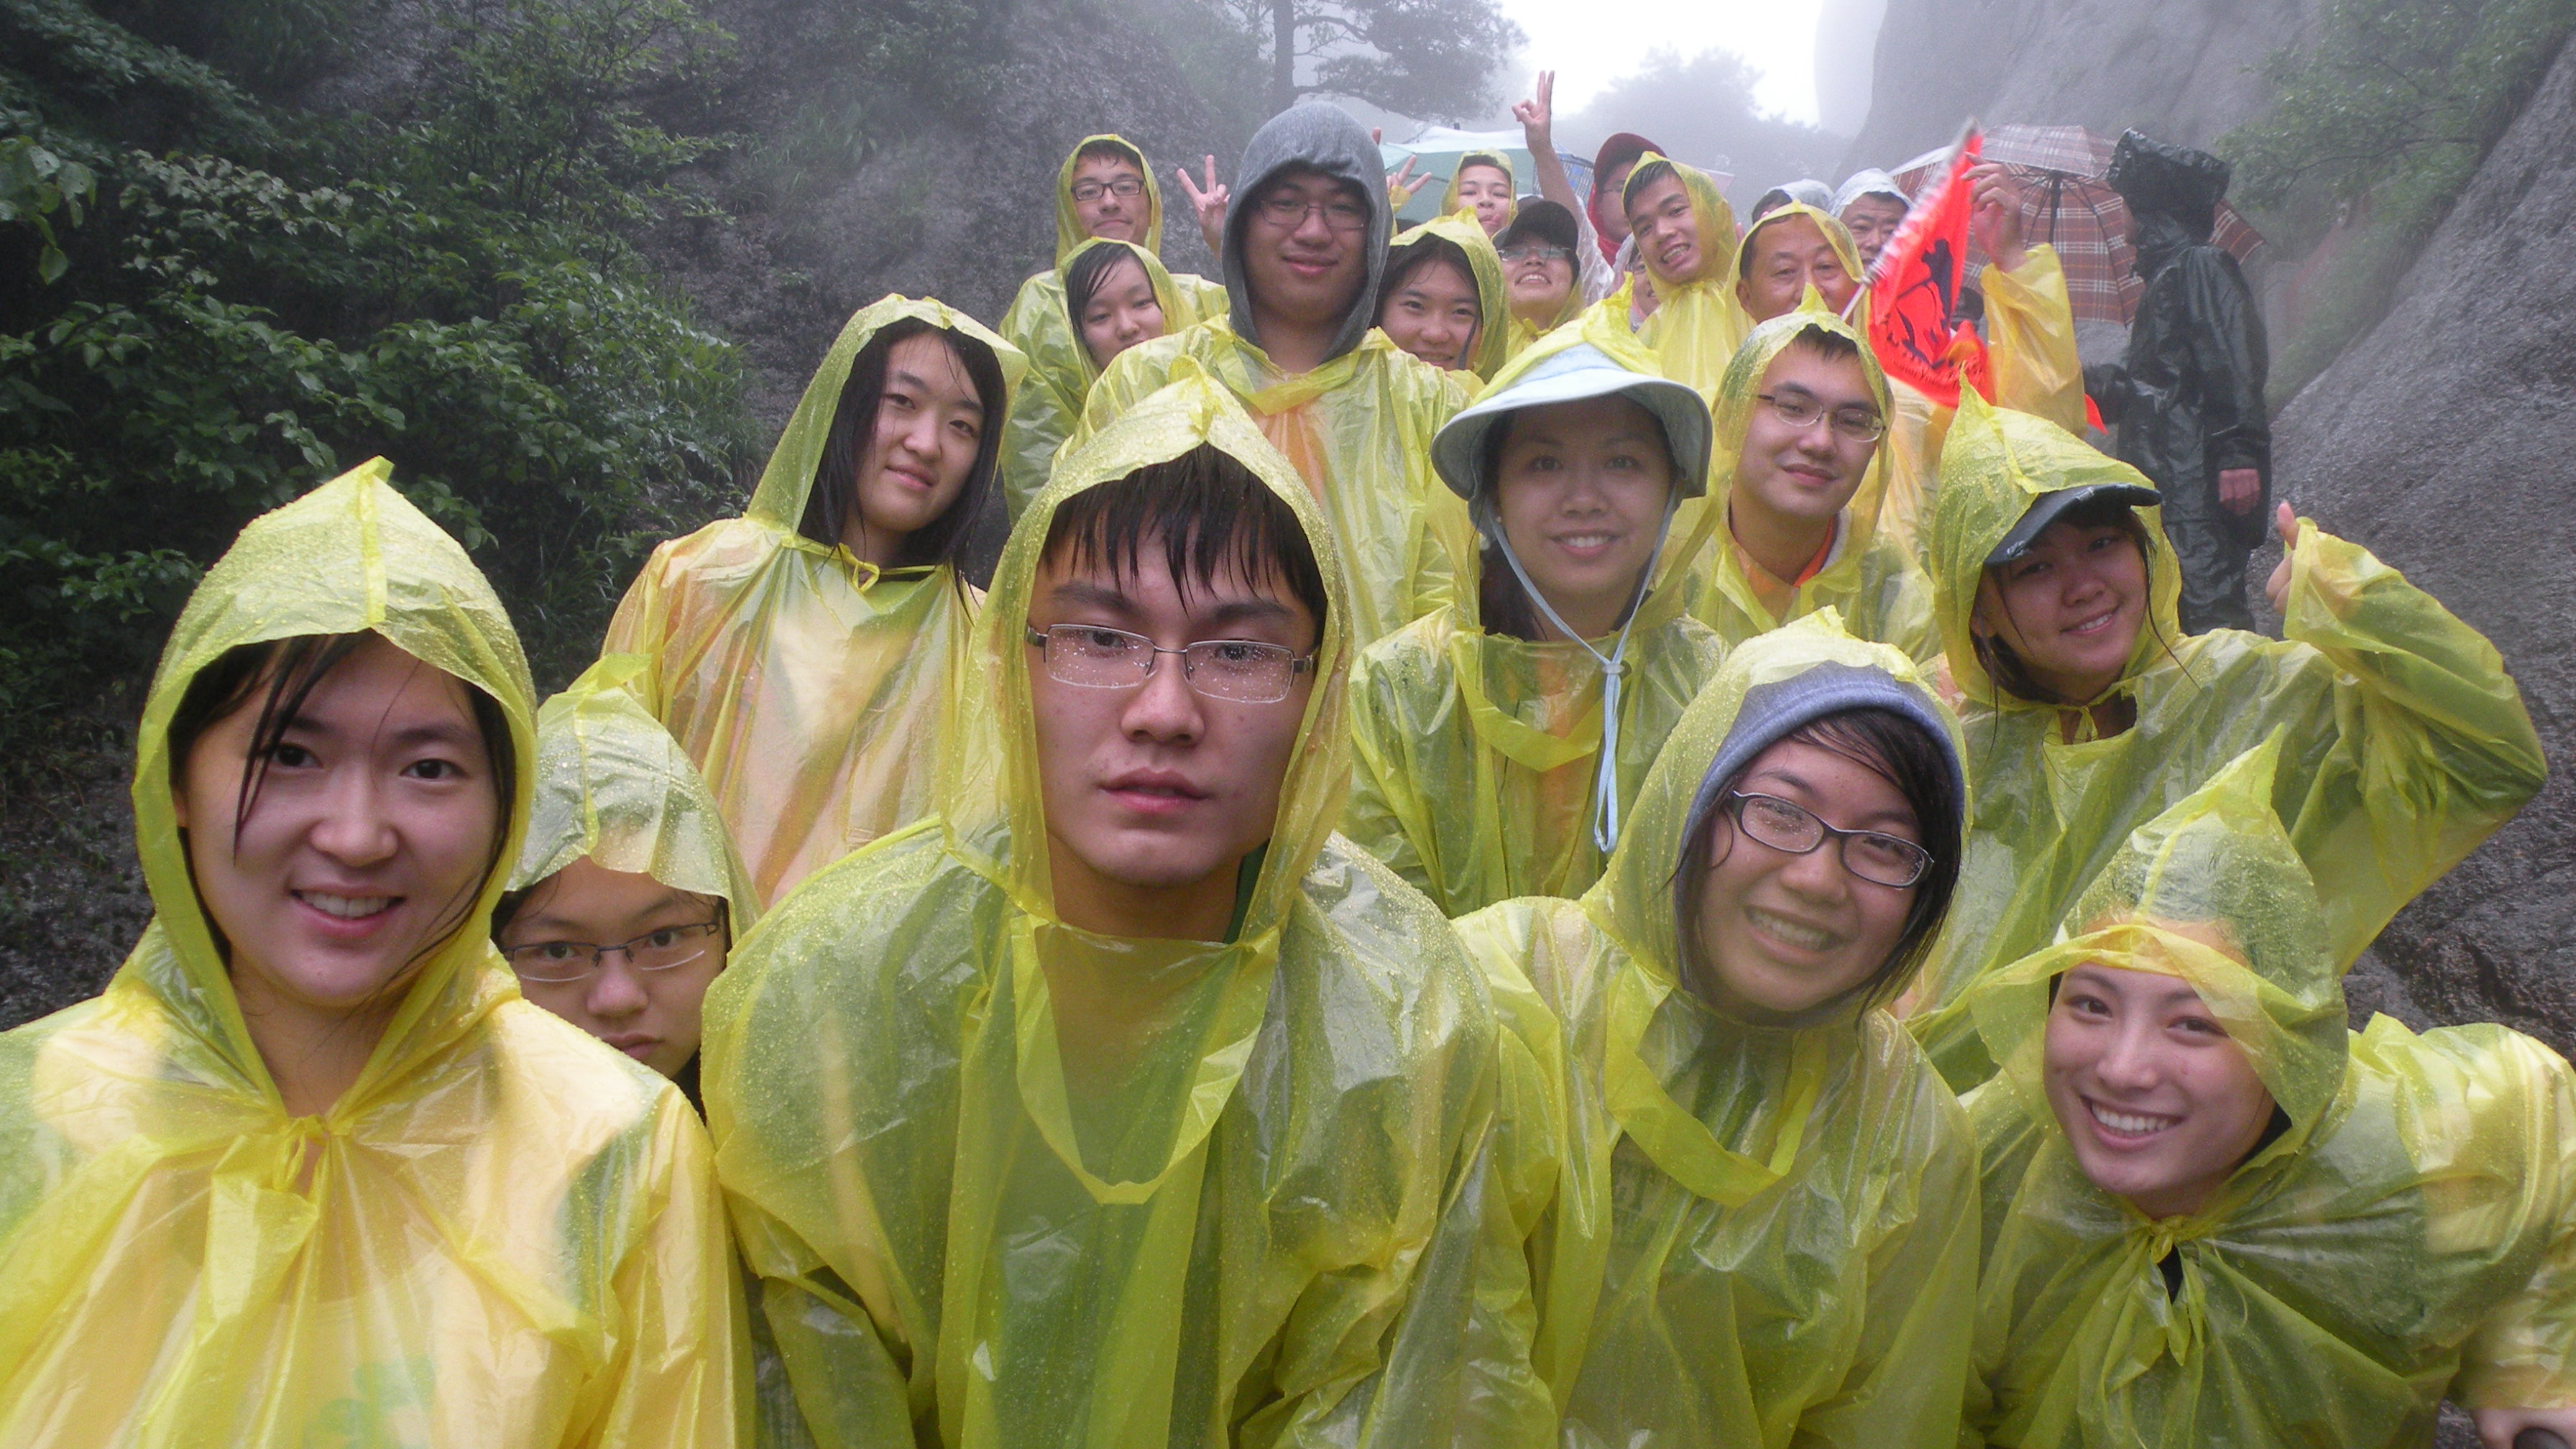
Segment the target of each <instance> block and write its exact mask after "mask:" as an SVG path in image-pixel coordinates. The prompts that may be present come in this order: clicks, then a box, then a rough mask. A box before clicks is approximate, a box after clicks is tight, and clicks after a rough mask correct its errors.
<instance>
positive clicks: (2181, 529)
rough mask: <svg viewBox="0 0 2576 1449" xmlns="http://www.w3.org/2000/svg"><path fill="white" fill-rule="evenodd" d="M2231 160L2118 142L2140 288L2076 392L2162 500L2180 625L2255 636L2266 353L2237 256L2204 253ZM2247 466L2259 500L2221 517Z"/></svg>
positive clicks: (2268, 448)
mask: <svg viewBox="0 0 2576 1449" xmlns="http://www.w3.org/2000/svg"><path fill="white" fill-rule="evenodd" d="M2227 178H2228V167H2227V163H2226V162H2224V161H2221V160H2219V159H2218V158H2217V157H2215V156H2212V155H2210V154H2209V153H2207V152H2205V151H2191V150H2186V149H2184V148H2182V147H2179V146H2167V145H2164V144H2161V143H2159V142H2155V141H2150V140H2148V139H2147V138H2145V137H2144V136H2141V135H2139V134H2138V133H2137V132H2135V131H2131V132H2129V133H2127V134H2126V135H2123V136H2122V137H2121V138H2120V144H2119V149H2118V150H2117V151H2116V152H2115V153H2114V154H2113V156H2112V160H2111V170H2110V176H2109V180H2110V183H2111V186H2112V189H2114V190H2116V191H2118V192H2119V193H2120V195H2121V196H2122V197H2123V198H2125V199H2126V200H2127V201H2128V203H2129V211H2130V214H2131V216H2132V217H2133V218H2134V219H2135V222H2136V230H2135V232H2134V233H2132V236H2131V241H2132V243H2133V244H2134V245H2135V246H2136V248H2137V270H2138V275H2139V277H2141V278H2142V279H2144V280H2145V282H2146V284H2147V290H2146V294H2145V295H2144V296H2142V297H2140V298H2139V300H2138V316H2137V320H2136V322H2134V323H2133V324H2132V325H2131V327H2130V331H2129V351H2128V355H2127V357H2126V358H2124V359H2123V360H2122V361H2120V362H2119V363H2116V364H2110V365H2102V366H2095V367H2090V368H2087V369H2085V378H2084V386H2085V391H2087V392H2089V393H2091V394H2092V395H2093V399H2094V401H2095V403H2096V404H2097V405H2099V406H2100V408H2101V410H2102V416H2103V418H2104V420H2105V421H2107V422H2111V423H2114V424H2117V425H2118V427H2119V430H2120V441H2119V448H2118V451H2119V456H2120V460H2121V461H2122V462H2125V463H2128V464H2129V465H2131V466H2132V467H2135V468H2136V469H2137V470H2138V471H2139V472H2141V473H2144V474H2146V475H2147V476H2148V477H2149V478H2151V479H2154V480H2155V484H2156V487H2157V488H2159V489H2161V490H2163V492H2164V495H2165V501H2164V524H2165V535H2166V537H2167V538H2168V539H2170V540H2171V541H2172V544H2173V548H2174V552H2175V554H2176V555H2177V556H2178V558H2179V561H2180V562H2181V564H2182V607H2181V614H2182V627H2183V628H2184V629H2185V630H2186V631H2188V632H2191V633H2195V634H2198V633H2204V632H2206V631H2208V630H2211V629H2216V628H2238V629H2251V628H2253V627H2254V616H2253V612H2252V610H2251V609H2250V608H2249V607H2248V606H2247V604H2246V599H2245V557H2246V554H2247V553H2248V552H2250V551H2251V550H2252V549H2253V548H2254V547H2255V546H2256V545H2258V544H2260V543H2261V542H2262V541H2263V537H2264V534H2265V533H2266V531H2267V529H2268V526H2269V518H2270V514H2271V494H2272V428H2271V419H2270V417H2269V415H2268V414H2267V413H2266V412H2265V411H2264V406H2263V377H2264V373H2265V370H2266V369H2267V367H2268V365H2269V361H2270V348H2269V345H2268V343H2267V342H2266V341H2265V338H2264V335H2263V317H2262V314H2261V312H2260V311H2259V310H2258V309H2257V308H2256V306H2255V304H2254V294H2253V291H2252V289H2251V288H2249V287H2247V286H2246V284H2245V274H2244V272H2242V271H2241V270H2239V269H2238V267H2237V265H2236V258H2234V257H2232V256H2230V255H2228V253H2227V252H2226V251H2225V250H2224V249H2222V248H2220V247H2217V246H2213V245H2211V244H2210V240H2209V238H2210V232H2211V229H2212V227H2213V226H2214V225H2215V224H2216V221H2217V207H2218V199H2219V198H2220V197H2221V196H2223V195H2225V194H2226V191H2227ZM2230 468H2253V469H2256V470H2258V471H2259V472H2260V473H2261V474H2262V475H2263V491H2262V501H2261V503H2260V504H2259V506H2257V507H2254V508H2251V509H2249V510H2247V511H2246V512H2244V513H2241V514H2240V513H2230V512H2228V511H2227V509H2225V508H2224V507H2222V506H2221V505H2220V504H2219V501H2218V475H2219V474H2220V473H2221V472H2224V471H2226V470H2227V469H2230Z"/></svg>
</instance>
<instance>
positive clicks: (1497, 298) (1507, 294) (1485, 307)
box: [1380, 211, 1512, 388]
mask: <svg viewBox="0 0 2576 1449" xmlns="http://www.w3.org/2000/svg"><path fill="white" fill-rule="evenodd" d="M1435 240H1436V241H1445V242H1447V243H1449V244H1450V245H1451V246H1454V247H1456V248H1457V249H1458V250H1459V252H1460V253H1461V254H1462V255H1464V256H1465V257H1466V258H1467V269H1468V271H1469V272H1471V273H1472V274H1473V276H1474V280H1475V283H1476V339H1475V341H1473V342H1471V343H1469V344H1468V345H1467V359H1466V360H1467V365H1466V366H1465V367H1462V368H1458V369H1456V370H1457V371H1460V372H1465V373H1471V374H1473V375H1474V378H1475V379H1476V380H1475V381H1472V382H1469V383H1467V384H1465V385H1466V386H1467V387H1469V388H1473V387H1476V386H1478V385H1480V384H1481V383H1482V382H1485V381H1490V380H1491V379H1492V378H1493V376H1494V374H1495V373H1498V372H1500V371H1502V368H1503V361H1504V359H1506V358H1508V357H1510V356H1511V355H1512V308H1511V291H1510V289H1509V288H1507V287H1505V286H1504V285H1503V259H1502V255H1501V254H1500V253H1498V252H1496V251H1495V250H1494V241H1493V238H1491V237H1489V236H1487V235H1485V229H1484V228H1483V227H1481V226H1478V225H1477V224H1476V215H1475V213H1474V212H1468V211H1461V212H1455V213H1452V214H1450V215H1447V216H1435V217H1433V218H1432V219H1430V220H1429V221H1426V222H1424V223H1423V224H1422V225H1420V226H1417V227H1414V228H1412V229H1411V230H1409V231H1402V232H1398V233H1396V237H1395V240H1393V241H1391V242H1389V243H1387V248H1386V249H1387V256H1388V262H1387V270H1389V271H1393V270H1394V269H1395V262H1394V258H1395V257H1396V256H1397V255H1398V254H1399V253H1401V252H1403V251H1404V249H1405V248H1407V247H1411V246H1417V245H1421V244H1423V243H1425V242H1429V241H1435ZM1380 300H1381V302H1382V301H1383V300H1384V299H1383V298H1381V299H1380Z"/></svg>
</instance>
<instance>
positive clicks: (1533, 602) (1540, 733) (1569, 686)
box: [1342, 321, 1723, 916]
mask: <svg viewBox="0 0 2576 1449" xmlns="http://www.w3.org/2000/svg"><path fill="white" fill-rule="evenodd" d="M1708 433H1709V422H1708V409H1707V408H1706V407H1705V406H1704V405H1703V404H1702V403H1701V402H1700V400H1699V395H1698V394H1696V393H1694V392H1692V391H1691V390H1690V389H1688V388H1686V387H1683V386H1681V385H1680V384H1678V383H1675V382H1671V381H1669V380H1667V379H1665V378H1663V377H1661V376H1659V375H1657V373H1656V372H1655V366H1654V362H1653V360H1652V359H1651V358H1649V357H1647V356H1646V354H1645V352H1644V350H1643V349H1641V348H1639V347H1638V346H1637V344H1636V342H1635V341H1634V340H1633V339H1631V338H1630V337H1629V336H1628V335H1627V334H1626V331H1625V330H1624V329H1621V328H1618V327H1616V326H1615V324H1610V323H1607V322H1606V321H1605V322H1598V323H1596V322H1586V323H1585V324H1584V325H1583V326H1582V327H1581V328H1579V329H1578V328H1568V329H1566V330H1564V331H1562V332H1558V333H1555V334H1551V335H1550V336H1549V337H1547V338H1544V339H1542V340H1541V341H1540V342H1539V343H1538V344H1537V345H1536V346H1535V347H1534V348H1533V349H1532V350H1530V351H1529V352H1525V353H1523V354H1522V355H1521V356H1520V357H1518V358H1515V359H1514V360H1513V361H1512V363H1511V364H1510V365H1509V366H1508V367H1507V368H1506V369H1505V370H1504V372H1503V375H1502V376H1500V377H1498V378H1496V379H1495V381H1494V384H1493V385H1492V386H1491V387H1489V388H1487V389H1486V391H1485V393H1484V395H1483V396H1482V397H1480V398H1479V399H1478V400H1477V401H1476V402H1475V403H1474V404H1473V405H1472V406H1470V407H1468V408H1467V409H1466V410H1465V411H1463V412H1461V413H1459V414H1458V415H1457V416H1456V417H1454V418H1452V419H1451V420H1450V421H1449V423H1448V424H1447V426H1445V427H1443V428H1442V429H1441V431H1440V433H1439V435H1438V437H1437V438H1436V439H1435V440H1434V441H1433V444H1432V461H1433V463H1434V464H1435V465H1436V466H1437V467H1438V468H1439V470H1440V474H1441V476H1442V478H1443V479H1445V480H1446V481H1447V482H1448V484H1449V486H1450V487H1451V488H1452V489H1454V490H1455V491H1456V492H1457V493H1458V495H1459V496H1460V497H1462V498H1465V499H1466V500H1467V501H1468V507H1469V511H1470V512H1471V513H1472V514H1473V515H1474V517H1475V519H1476V523H1477V527H1478V529H1479V531H1480V534H1481V537H1482V538H1483V540H1484V548H1483V552H1482V553H1481V555H1480V556H1479V562H1478V565H1477V568H1476V570H1475V573H1476V577H1477V593H1476V601H1475V603H1474V605H1473V606H1472V607H1462V608H1442V609H1440V610H1438V611H1436V612H1434V613H1431V614H1429V615H1426V616H1425V617H1423V618H1421V619H1418V620H1415V621H1414V622H1413V623H1412V624H1411V625H1408V626H1407V627H1405V628H1403V629H1399V630H1397V631H1396V632H1395V633H1393V634H1390V635H1388V636H1387V637H1386V638H1384V639H1381V640H1379V641H1378V642H1377V643H1376V644H1375V645H1372V646H1371V647H1370V648H1369V649H1368V650H1366V651H1365V652H1363V653H1362V654H1361V656H1360V659H1359V663H1358V666H1357V668H1356V669H1354V671H1353V673H1352V690H1351V692H1352V704H1351V731H1352V740H1353V745H1354V753H1355V756H1356V773H1355V776H1354V783H1353V786H1352V791H1351V799H1350V804H1349V806H1348V808H1347V810H1346V811H1345V813H1344V816H1343V821H1342V830H1343V833H1344V834H1346V835H1348V836H1349V837H1350V838H1351V839H1352V840H1353V841H1354V842H1356V843H1357V844H1359V845H1360V846H1362V847H1363V848H1365V849H1366V850H1368V851H1369V852H1370V853H1371V854H1374V855H1376V856H1377V857H1378V858H1379V859H1381V860H1384V861H1385V862H1387V863H1388V864H1389V865H1391V866H1393V867H1394V868H1395V871H1396V873H1397V874H1399V875H1401V876H1403V877H1404V878H1405V879H1407V880H1409V881H1411V882H1413V884H1414V885H1416V886H1418V887H1420V888H1421V889H1422V891H1423V892H1424V893H1425V894H1426V895H1429V896H1430V897H1431V899H1432V901H1433V903H1434V904H1437V905H1438V906H1440V907H1441V909H1442V910H1444V911H1446V912H1447V913H1448V914H1450V915H1453V916H1456V915H1464V914H1466V913H1467V912H1469V911H1472V910H1476V909H1478V908H1480V907H1483V906H1487V905H1490V904H1492V903H1493V902H1495V901H1500V900H1507V899H1509V898H1511V897H1513V896H1522V895H1534V894H1544V895H1576V894H1580V893H1581V892H1582V891H1583V890H1584V888H1585V887H1587V886H1589V885H1591V883H1592V882H1593V880H1594V879H1595V878H1596V877H1597V876H1598V875H1599V874H1600V872H1601V863H1602V861H1603V860H1604V859H1605V858H1606V857H1607V856H1608V854H1609V851H1610V847H1611V845H1612V843H1613V842H1614V841H1615V840H1616V838H1617V834H1618V830H1619V823H1620V820H1621V818H1622V814H1621V809H1620V802H1621V801H1622V799H1624V798H1626V797H1628V796H1631V795H1633V794H1634V793H1635V790H1636V786H1637V782H1638V780H1639V779H1640V778H1642V777H1643V776H1644V774H1645V772H1646V767H1647V765H1649V764H1651V763H1652V762H1653V760H1654V757H1655V751H1656V750H1657V749H1658V748H1660V747H1661V746H1662V744H1663V739H1664V735H1665V733H1666V732H1667V731H1668V730H1670V729H1671V728H1672V724H1673V721H1674V720H1676V719H1678V718H1679V717H1680V715H1681V712H1682V710H1683V708H1684V707H1686V706H1687V705H1688V704H1689V703H1690V700H1691V696H1693V695H1694V694H1696V693H1698V692H1699V686H1700V685H1701V684H1702V683H1703V682H1704V681H1706V680H1707V678H1708V676H1709V674H1710V672H1711V671H1713V670H1714V669H1715V668H1716V667H1717V664H1718V661H1719V659H1720V657H1721V656H1722V653H1723V651H1722V650H1721V648H1720V647H1719V645H1718V641H1717V638H1716V636H1715V635H1713V634H1711V633H1710V632H1709V630H1708V629H1707V628H1706V627H1705V626H1703V625H1701V624H1699V623H1697V622H1695V621H1694V620H1692V619H1690V618H1689V617H1688V616H1687V615H1686V614H1684V613H1683V612H1682V608H1681V588H1680V581H1681V580H1682V579H1683V578H1684V577H1685V576H1686V575H1687V574H1688V572H1689V569H1690V566H1691V561H1692V560H1693V559H1694V558H1695V557H1696V556H1697V553H1698V550H1699V547H1700V545H1701V544H1702V543H1703V542H1704V541H1705V539H1706V517H1707V515H1706V512H1705V510H1701V509H1691V510H1688V511H1687V513H1685V512H1684V510H1683V504H1684V501H1685V500H1688V499H1695V498H1696V497H1697V496H1698V495H1699V493H1700V492H1701V489H1702V487H1703V482H1702V480H1703V479H1704V478H1705V476H1706V472H1707V458H1708ZM1685 517H1686V518H1687V519H1688V520H1692V521H1690V522H1682V523H1678V524H1677V523H1676V519H1677V518H1685Z"/></svg>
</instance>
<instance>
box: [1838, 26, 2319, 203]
mask: <svg viewBox="0 0 2576 1449" xmlns="http://www.w3.org/2000/svg"><path fill="white" fill-rule="evenodd" d="M2315 4H2316V0H2150V3H2144V4H2141V3H2138V0H1890V3H1889V4H1888V6H1887V13H1886V16H1885V18H1884V19H1882V20H1881V21H1880V23H1879V27H1878V64H1877V71H1876V84H1875V87H1874V89H1873V92H1872V96H1871V103H1870V112H1869V120H1868V122H1867V123H1866V124H1864V125H1863V126H1862V127H1861V131H1860V135H1859V136H1858V137H1857V138H1856V139H1854V141H1853V142H1852V146H1851V150H1850V151H1849V152H1848V153H1847V154H1846V156H1845V158H1844V163H1843V167H1844V170H1846V171H1849V170H1851V169H1853V168H1855V167H1860V166H1892V165H1894V164H1896V163H1897V162H1900V161H1903V160H1905V159H1907V158H1909V157H1912V156H1916V155H1919V154H1921V153H1923V152H1925V151H1928V150H1930V149H1932V148H1933V147H1935V146H1940V145H1944V144H1946V143H1948V142H1949V141H1951V140H1952V139H1954V138H1955V137H1956V136H1957V135H1958V133H1959V126H1960V124H1961V123H1962V122H1964V121H1966V120H1967V119H1968V118H1969V117H1971V116H1974V117H1977V118H1978V119H1980V120H1983V121H1985V122H1986V123H1987V124H1989V125H2011V124H2033V125H2081V126H2089V127H2091V128H2092V129H2094V130H2096V131H2100V132H2102V133H2103V134H2104V135H2111V136H2116V135H2118V134H2119V133H2120V132H2121V131H2122V130H2123V129H2125V128H2127V127H2130V126H2135V127H2137V128H2138V129H2140V130H2142V131H2146V132H2148V133H2149V134H2151V135H2153V136H2155V137H2156V138H2157V139H2159V140H2168V141H2177V142H2180V143H2182V144H2184V145H2187V146H2201V147H2206V146H2208V145H2209V144H2210V143H2211V142H2213V141H2215V140H2217V139H2218V138H2219V136H2221V135H2223V134H2224V133H2226V132H2227V131H2228V130H2229V129H2231V128H2232V127H2234V126H2236V125H2238V124H2240V123H2242V122H2244V121H2246V120H2248V119H2250V118H2252V117H2253V116H2254V115H2255V114H2257V113H2258V112H2260V111H2261V110H2262V109H2263V107H2264V106H2265V105H2266V104H2267V103H2268V102H2269V101H2270V99H2271V86H2270V83H2269V82H2267V81H2266V80H2265V79H2264V77H2263V63H2264V61H2265V60H2266V59H2268V58H2269V57H2270V56H2271V55H2272V54H2273V53H2274V52H2275V51H2278V50H2281V49H2283V48H2296V47H2297V46H2298V45H2300V44H2301V43H2302V42H2303V41H2304V39H2305V37H2306V35H2307V32H2308V26H2309V20H2310V16H2311V15H2312V13H2313V11H2314V9H2315Z"/></svg>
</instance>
